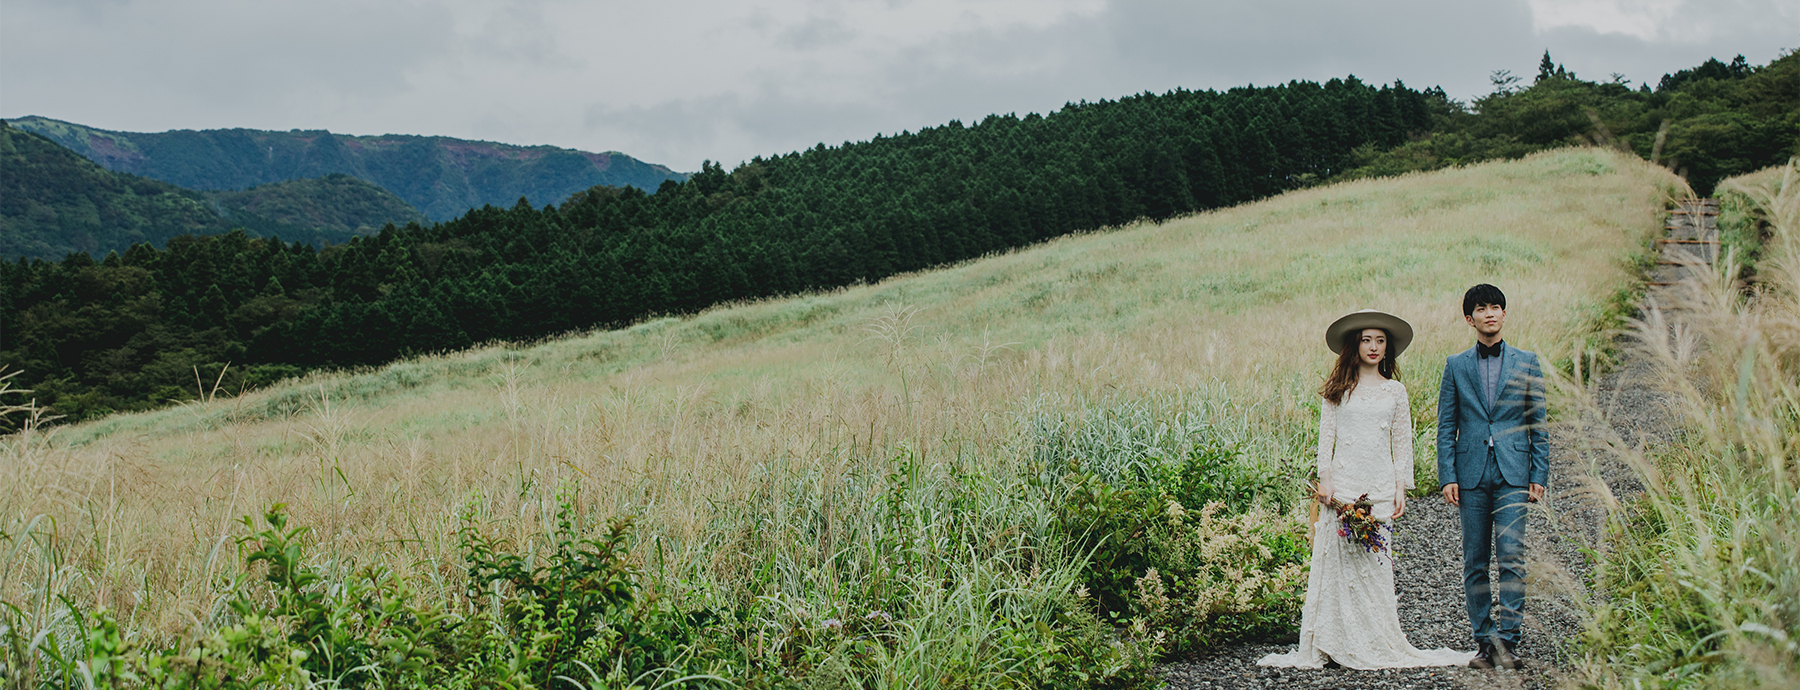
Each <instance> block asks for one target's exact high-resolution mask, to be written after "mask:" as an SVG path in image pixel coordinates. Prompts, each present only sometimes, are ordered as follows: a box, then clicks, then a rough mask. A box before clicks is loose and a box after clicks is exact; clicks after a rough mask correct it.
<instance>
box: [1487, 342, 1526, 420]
mask: <svg viewBox="0 0 1800 690" xmlns="http://www.w3.org/2000/svg"><path fill="white" fill-rule="evenodd" d="M1500 347H1501V348H1503V349H1504V351H1505V356H1504V357H1502V358H1501V359H1500V392H1499V393H1498V394H1496V395H1495V396H1494V406H1495V407H1499V406H1500V405H1501V403H1502V402H1503V401H1505V400H1506V388H1507V384H1508V383H1511V382H1512V377H1513V372H1516V371H1518V369H1519V359H1520V358H1521V356H1520V354H1519V353H1520V352H1521V350H1519V348H1516V347H1513V346H1511V345H1505V344H1502V345H1501V346H1500ZM1494 412H1495V410H1489V411H1488V418H1489V419H1492V418H1493V417H1494Z"/></svg>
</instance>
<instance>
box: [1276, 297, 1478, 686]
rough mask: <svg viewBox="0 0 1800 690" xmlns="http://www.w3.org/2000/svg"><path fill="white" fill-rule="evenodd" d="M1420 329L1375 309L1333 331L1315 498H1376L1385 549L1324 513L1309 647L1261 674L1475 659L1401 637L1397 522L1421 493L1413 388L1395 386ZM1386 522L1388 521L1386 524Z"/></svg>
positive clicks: (1304, 636) (1318, 529) (1304, 644)
mask: <svg viewBox="0 0 1800 690" xmlns="http://www.w3.org/2000/svg"><path fill="white" fill-rule="evenodd" d="M1412 334H1413V330H1412V325H1411V324H1408V323H1407V322H1406V321H1405V320H1403V319H1401V318H1400V317H1397V316H1394V315H1392V314H1387V313H1384V312H1379V311H1375V310H1372V309H1366V310H1363V311H1359V312H1353V313H1351V314H1348V315H1345V316H1344V317H1343V318H1340V319H1338V320H1337V321H1336V322H1334V323H1332V324H1331V327H1330V328H1328V329H1326V330H1325V344H1326V345H1327V346H1329V347H1330V348H1331V351H1332V352H1334V353H1337V354H1338V360H1337V366H1336V367H1335V368H1333V369H1332V372H1331V376H1330V377H1329V378H1327V379H1326V380H1325V384H1324V385H1323V386H1321V387H1320V389H1319V395H1320V397H1323V398H1324V401H1322V402H1321V403H1320V405H1319V485H1318V487H1316V488H1315V489H1314V490H1315V492H1316V494H1317V495H1316V496H1315V498H1316V499H1318V500H1319V501H1320V502H1321V503H1326V504H1329V503H1330V502H1331V501H1332V500H1333V499H1336V500H1337V501H1338V502H1340V503H1341V504H1354V503H1356V502H1357V499H1359V498H1361V497H1363V496H1364V495H1365V494H1366V495H1367V496H1368V499H1367V500H1368V501H1370V502H1372V503H1373V504H1374V508H1373V509H1372V510H1370V511H1369V512H1370V514H1371V515H1373V516H1389V515H1391V516H1392V518H1390V519H1386V520H1380V522H1381V523H1383V524H1382V525H1381V527H1380V528H1379V532H1380V534H1381V536H1382V537H1383V540H1382V542H1381V544H1382V545H1383V546H1382V547H1378V548H1376V550H1374V551H1370V550H1368V549H1366V548H1365V547H1364V546H1362V545H1359V544H1351V543H1349V542H1348V541H1346V540H1345V538H1343V537H1340V536H1338V529H1339V527H1340V525H1341V524H1342V521H1341V520H1340V519H1339V518H1338V515H1337V513H1336V511H1334V510H1331V509H1326V510H1321V511H1319V514H1320V516H1319V520H1318V521H1317V522H1316V523H1314V524H1313V543H1312V570H1311V572H1310V573H1309V574H1308V575H1307V578H1306V605H1305V607H1304V608H1302V609H1301V619H1300V646H1299V648H1297V649H1295V650H1294V651H1292V652H1289V653H1287V654H1270V655H1268V656H1265V657H1263V658H1262V659H1261V660H1259V661H1257V662H1256V663H1257V665H1259V666H1293V667H1301V668H1323V667H1325V666H1326V665H1327V664H1333V665H1342V666H1346V667H1349V668H1357V669H1377V668H1403V667H1411V666H1460V665H1463V664H1467V663H1468V662H1469V659H1471V658H1472V657H1473V656H1474V655H1473V654H1472V653H1469V652H1459V651H1456V650H1453V649H1434V650H1419V649H1415V648H1414V647H1413V646H1412V644H1411V643H1409V642H1407V641H1406V633H1404V632H1402V631H1401V630H1400V614H1399V610H1398V602H1397V601H1396V599H1395V596H1394V561H1393V558H1392V555H1393V552H1392V550H1391V548H1388V547H1386V546H1385V545H1387V544H1391V543H1392V542H1391V534H1390V532H1389V527H1388V523H1391V522H1392V519H1393V518H1399V517H1400V516H1401V515H1404V514H1405V513H1406V490H1407V489H1410V488H1412V487H1413V479H1412V473H1413V457H1412V442H1413V435H1412V409H1411V407H1409V406H1408V404H1407V398H1406V386H1403V385H1401V384H1400V382H1399V381H1397V380H1395V377H1396V375H1397V374H1398V366H1399V365H1398V364H1397V360H1398V358H1399V356H1400V353H1401V351H1403V350H1405V349H1406V346H1407V345H1408V344H1409V343H1411V342H1412ZM1378 519H1379V518H1378Z"/></svg>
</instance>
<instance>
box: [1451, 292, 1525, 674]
mask: <svg viewBox="0 0 1800 690" xmlns="http://www.w3.org/2000/svg"><path fill="white" fill-rule="evenodd" d="M1463 318H1464V319H1466V320H1467V321H1468V322H1469V325H1470V326H1473V327H1474V328H1475V347H1473V348H1470V349H1468V350H1465V351H1463V352H1461V353H1458V354H1454V355H1451V356H1450V358H1449V359H1448V360H1447V361H1445V363H1444V382H1443V384H1442V385H1441V387H1440V388H1439V392H1438V437H1437V445H1438V454H1437V457H1438V481H1439V482H1440V483H1441V484H1442V485H1443V492H1444V500H1446V501H1449V502H1450V505H1453V506H1456V507H1457V508H1458V509H1459V510H1460V513H1461V516H1462V545H1463V599H1464V602H1465V604H1466V606H1467V607H1468V610H1469V624H1470V627H1471V628H1472V629H1473V630H1474V633H1475V642H1476V644H1477V645H1479V648H1480V651H1479V652H1478V653H1477V654H1476V655H1475V659H1474V660H1473V661H1470V662H1469V665H1470V666H1472V667H1474V668H1494V667H1496V666H1498V667H1502V668H1514V669H1517V668H1523V667H1524V662H1523V661H1520V660H1519V657H1518V647H1519V623H1520V622H1521V621H1522V613H1523V612H1524V610H1525V548H1524V539H1525V504H1526V503H1535V502H1537V501H1538V499H1541V498H1543V497H1544V484H1546V483H1548V482H1549V481H1550V458H1549V438H1548V436H1547V435H1546V434H1545V432H1544V412H1545V404H1544V386H1543V378H1542V371H1541V370H1540V369H1539V368H1538V357H1537V354H1536V353H1533V352H1528V351H1525V350H1521V349H1519V348H1516V347H1513V346H1511V345H1508V344H1506V341H1505V340H1503V339H1502V337H1501V335H1500V329H1501V327H1503V326H1505V325H1506V295H1504V294H1501V292H1500V288H1497V287H1494V286H1492V285H1488V284H1486V283H1483V284H1481V285H1477V286H1475V287H1472V288H1469V292H1468V293H1467V294H1465V295H1463ZM1490 555H1496V556H1498V558H1499V563H1500V586H1499V587H1497V588H1496V587H1494V586H1493V585H1492V583H1490V582H1489V581H1488V562H1489V558H1490ZM1495 589H1498V590H1499V596H1497V597H1496V596H1494V590H1495Z"/></svg>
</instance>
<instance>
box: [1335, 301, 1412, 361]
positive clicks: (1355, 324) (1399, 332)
mask: <svg viewBox="0 0 1800 690" xmlns="http://www.w3.org/2000/svg"><path fill="white" fill-rule="evenodd" d="M1365 328H1379V329H1381V330H1384V331H1387V334H1388V356H1389V357H1394V358H1399V357H1400V353H1402V352H1405V351H1406V346H1407V345H1411V344H1412V339H1413V327H1412V324H1410V323H1407V322H1406V319H1402V318H1400V317H1398V316H1394V315H1393V314H1389V313H1387V312H1385V311H1377V310H1375V309H1364V310H1362V311H1353V312H1350V313H1348V314H1345V315H1343V316H1341V317H1338V320H1336V321H1333V322H1331V327H1330V328H1327V329H1325V346H1326V347H1329V348H1331V352H1332V354H1342V353H1343V350H1344V334H1345V333H1358V332H1361V331H1362V329H1365Z"/></svg>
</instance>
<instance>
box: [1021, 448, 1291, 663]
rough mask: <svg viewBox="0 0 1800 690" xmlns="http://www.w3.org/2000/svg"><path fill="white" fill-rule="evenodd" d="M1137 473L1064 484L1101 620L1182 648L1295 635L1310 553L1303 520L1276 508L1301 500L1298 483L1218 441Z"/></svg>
mask: <svg viewBox="0 0 1800 690" xmlns="http://www.w3.org/2000/svg"><path fill="white" fill-rule="evenodd" d="M1137 476H1138V477H1141V479H1136V480H1134V479H1130V478H1124V479H1115V480H1114V481H1113V482H1107V481H1104V480H1102V479H1101V478H1100V477H1099V476H1097V475H1095V474H1092V473H1080V472H1075V473H1071V474H1070V475H1069V476H1068V477H1067V478H1066V479H1065V480H1064V481H1065V483H1066V485H1067V493H1066V495H1065V498H1064V500H1063V503H1062V504H1061V505H1060V506H1059V507H1058V512H1057V515H1056V524H1057V526H1058V528H1059V529H1060V530H1062V531H1063V532H1064V533H1065V534H1067V535H1068V538H1069V539H1070V540H1071V541H1072V542H1073V543H1075V544H1076V545H1077V548H1079V549H1081V551H1082V552H1084V553H1087V554H1089V559H1088V565H1087V568H1086V569H1085V570H1084V571H1083V584H1084V586H1085V587H1086V588H1087V590H1088V592H1089V593H1090V594H1091V596H1092V597H1093V598H1094V600H1095V602H1096V604H1097V605H1098V607H1099V610H1100V611H1101V612H1102V614H1103V615H1105V616H1107V617H1109V618H1111V619H1113V620H1115V621H1130V622H1131V623H1133V624H1135V625H1138V626H1142V627H1143V629H1145V630H1147V631H1148V632H1150V633H1152V634H1156V635H1159V636H1163V637H1165V639H1167V640H1168V642H1169V643H1170V644H1171V645H1172V646H1171V651H1174V652H1176V653H1181V652H1191V651H1196V650H1200V649H1204V648H1206V647H1209V646H1212V645H1216V644H1220V643H1223V642H1229V641H1232V640H1236V639H1244V638H1268V637H1281V636H1286V635H1287V634H1288V633H1290V632H1291V631H1292V630H1293V629H1294V628H1295V626H1296V625H1297V624H1298V622H1299V615H1300V604H1301V595H1302V593H1303V592H1304V589H1305V585H1306V578H1305V573H1306V566H1305V564H1306V559H1307V555H1308V553H1309V550H1308V547H1307V543H1306V541H1305V537H1304V534H1303V533H1302V532H1301V531H1300V525H1299V522H1298V521H1297V520H1295V519H1293V518H1291V517H1285V516H1283V515H1281V514H1280V512H1279V511H1280V510H1281V509H1282V508H1283V507H1287V506H1291V505H1292V503H1291V501H1292V499H1291V497H1292V496H1294V495H1297V493H1296V492H1297V487H1298V485H1299V484H1298V481H1297V478H1296V477H1292V476H1285V475H1283V474H1269V473H1267V472H1265V471H1261V470H1259V469H1258V468H1254V467H1253V466H1251V465H1249V464H1247V463H1245V462H1244V461H1243V457H1242V454H1241V453H1240V452H1239V451H1237V450H1235V449H1230V448H1222V447H1219V446H1216V445H1196V446H1194V447H1191V448H1189V449H1187V452H1186V453H1184V454H1183V455H1181V456H1180V460H1179V461H1176V462H1169V463H1161V462H1151V463H1149V464H1147V465H1146V466H1145V468H1144V470H1143V471H1142V472H1141V473H1139V474H1138V475H1137ZM1270 506H1273V507H1274V508H1273V509H1271V507H1270Z"/></svg>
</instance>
